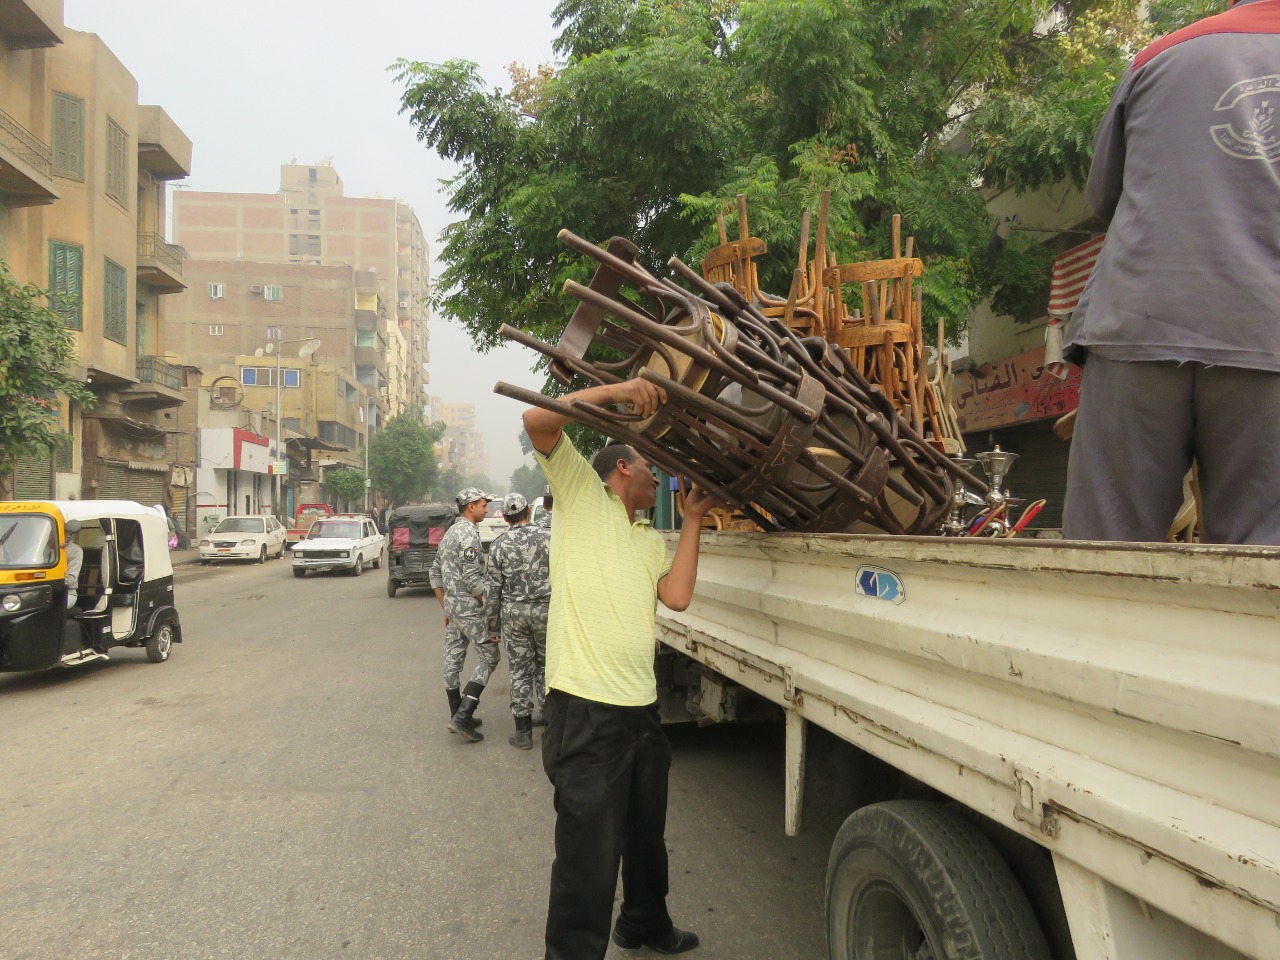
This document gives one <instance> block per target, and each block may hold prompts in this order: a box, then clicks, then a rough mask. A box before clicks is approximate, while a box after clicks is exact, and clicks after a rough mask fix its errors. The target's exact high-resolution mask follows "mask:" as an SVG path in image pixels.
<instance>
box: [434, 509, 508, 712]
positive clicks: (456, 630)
mask: <svg viewBox="0 0 1280 960" xmlns="http://www.w3.org/2000/svg"><path fill="white" fill-rule="evenodd" d="M431 586H432V588H433V589H434V588H436V587H444V613H445V616H446V617H448V618H449V625H448V626H447V627H445V631H444V686H445V689H446V690H456V689H457V688H458V687H459V685H460V681H461V678H462V665H463V663H464V661H465V660H466V658H467V644H468V643H472V644H474V645H475V648H476V657H477V663H476V668H475V671H474V672H473V673H472V675H471V680H472V682H474V683H478V684H480V685H481V686H484V685H485V684H486V683H488V682H489V675H490V674H491V673H493V668H494V667H496V666H497V665H498V645H497V644H496V643H490V642H489V635H488V633H487V632H486V631H485V620H484V600H483V594H484V587H485V576H484V553H483V552H482V550H481V548H480V533H479V531H477V530H476V526H475V524H474V523H468V522H467V521H465V520H460V521H458V522H457V523H455V524H454V525H453V526H451V527H450V528H449V530H448V532H447V533H446V534H445V535H444V538H443V539H442V540H441V541H440V549H439V550H437V551H436V559H435V562H434V563H432V564H431ZM477 597H480V598H481V599H477Z"/></svg>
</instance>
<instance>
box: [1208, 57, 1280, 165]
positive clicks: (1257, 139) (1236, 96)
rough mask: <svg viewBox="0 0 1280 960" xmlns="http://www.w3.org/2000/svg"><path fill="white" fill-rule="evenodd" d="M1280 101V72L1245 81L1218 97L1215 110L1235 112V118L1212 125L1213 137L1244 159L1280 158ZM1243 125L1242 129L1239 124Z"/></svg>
mask: <svg viewBox="0 0 1280 960" xmlns="http://www.w3.org/2000/svg"><path fill="white" fill-rule="evenodd" d="M1278 100H1280V74H1276V73H1273V74H1270V75H1269V76H1265V77H1254V78H1253V79H1252V80H1241V81H1240V82H1239V83H1233V84H1232V85H1231V86H1230V87H1228V88H1227V91H1226V93H1224V94H1223V95H1222V96H1221V97H1219V98H1218V102H1217V104H1216V105H1215V106H1214V108H1213V109H1214V110H1215V111H1219V110H1223V111H1225V110H1230V111H1232V114H1233V115H1234V116H1233V120H1232V121H1229V122H1227V123H1219V124H1215V125H1214V126H1211V127H1210V128H1209V136H1211V137H1213V142H1214V143H1215V144H1217V146H1218V149H1219V150H1221V151H1222V152H1223V153H1227V154H1230V155H1231V156H1233V157H1237V158H1239V159H1240V160H1262V161H1264V162H1266V163H1274V162H1275V161H1277V160H1280V123H1278V122H1277V118H1276V103H1277V101H1278ZM1238 123H1239V124H1242V125H1243V126H1242V128H1241V127H1238V126H1237V124H1238Z"/></svg>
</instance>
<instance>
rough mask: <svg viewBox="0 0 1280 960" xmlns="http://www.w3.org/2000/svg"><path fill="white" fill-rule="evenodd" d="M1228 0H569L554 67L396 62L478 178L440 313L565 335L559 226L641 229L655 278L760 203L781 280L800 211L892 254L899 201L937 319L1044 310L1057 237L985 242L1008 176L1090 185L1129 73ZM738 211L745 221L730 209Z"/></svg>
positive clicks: (459, 208)
mask: <svg viewBox="0 0 1280 960" xmlns="http://www.w3.org/2000/svg"><path fill="white" fill-rule="evenodd" d="M1212 2H1213V0H1152V2H1151V3H1150V5H1149V11H1150V14H1149V20H1147V21H1143V20H1141V19H1140V18H1139V14H1138V12H1137V10H1138V8H1139V4H1137V3H1136V2H1134V0H1017V2H1011V0H788V2H786V3H782V2H777V0H740V2H734V0H666V2H660V0H645V2H635V0H561V2H560V3H559V5H558V6H557V8H556V10H555V13H554V19H555V25H556V26H557V28H558V29H559V30H560V35H559V38H558V40H557V41H556V52H557V54H558V55H559V56H560V57H561V58H562V62H561V64H560V65H559V66H558V68H556V69H554V70H553V69H549V68H542V69H540V70H539V71H537V72H536V73H534V72H531V71H529V70H527V69H523V68H516V67H513V71H512V87H511V90H510V91H504V90H502V89H500V88H496V87H490V86H488V85H487V84H486V83H485V81H484V79H483V78H482V77H481V76H480V74H479V70H478V68H477V67H476V65H475V64H473V63H468V62H465V61H450V62H448V63H443V64H431V63H418V62H411V61H408V60H401V61H399V62H398V63H397V64H395V65H394V67H393V69H394V70H396V72H397V77H398V79H399V81H400V82H401V83H403V85H404V91H403V95H402V105H403V110H404V112H406V113H407V114H408V117H409V120H410V122H411V123H412V125H413V126H414V127H415V128H416V130H417V133H418V137H419V139H420V140H421V141H422V142H423V143H424V144H425V145H426V146H428V147H429V148H431V149H433V150H435V151H436V152H438V153H439V154H440V155H441V156H442V157H445V158H448V159H450V160H454V161H456V162H457V163H458V164H459V165H460V172H459V173H458V174H457V176H455V177H454V178H453V179H451V180H449V181H448V182H447V184H446V186H447V189H448V191H449V202H450V209H451V210H452V211H453V212H455V213H457V214H458V215H459V219H458V220H457V221H456V222H454V223H453V224H452V225H451V226H450V227H449V228H448V229H447V230H446V231H445V233H444V246H443V249H442V251H441V256H442V260H443V262H444V264H445V269H444V271H443V273H442V275H441V277H440V283H439V284H438V286H437V291H438V292H437V294H436V300H435V302H436V305H437V307H438V308H439V309H441V310H442V311H443V312H445V313H447V314H448V315H450V316H453V317H455V318H457V319H458V320H459V321H460V322H461V323H462V324H463V325H464V327H465V328H466V329H467V330H468V331H469V332H470V333H471V335H472V336H473V337H474V339H475V341H476V342H477V344H479V345H480V346H481V347H482V348H487V347H489V346H492V345H493V344H494V343H496V342H497V340H498V336H499V334H498V328H499V326H500V324H501V323H504V322H506V323H511V324H513V325H516V326H519V327H521V328H522V329H524V330H526V331H528V332H531V333H533V334H535V335H538V336H541V337H543V338H550V339H554V338H555V337H557V336H558V334H559V331H560V330H561V329H562V327H563V325H564V323H565V321H566V320H567V318H568V316H569V314H570V312H571V311H572V308H573V305H574V304H573V302H572V301H570V300H569V299H568V298H567V297H566V296H565V295H564V294H563V293H562V292H561V287H562V285H563V283H564V281H565V280H566V279H570V278H572V279H578V280H581V279H582V278H583V277H584V276H585V275H586V274H587V272H588V270H589V267H588V265H587V264H586V263H585V262H584V261H583V258H582V257H580V256H578V255H576V254H573V253H570V252H569V251H567V250H566V249H565V248H563V247H562V246H561V245H560V244H559V243H558V242H557V241H556V233H557V231H558V230H559V229H560V228H562V227H567V228H569V229H571V230H573V231H574V232H575V233H578V234H580V235H582V236H585V237H588V238H590V239H593V240H597V241H601V242H603V241H604V240H607V239H608V238H609V237H610V236H613V235H622V236H626V237H628V238H630V239H632V240H634V241H635V242H636V243H637V245H638V246H639V247H640V256H641V258H642V262H644V263H646V264H647V265H649V266H651V267H652V268H654V269H659V268H661V267H662V265H663V264H665V262H666V260H667V259H668V258H669V257H670V256H671V255H672V254H676V255H679V256H681V257H682V258H683V259H686V260H687V261H690V262H694V261H696V260H697V259H698V258H699V256H700V254H702V253H703V252H705V250H706V249H707V248H708V247H709V246H711V245H712V244H713V243H715V242H716V239H715V238H716V232H715V218H716V215H717V214H719V213H730V212H731V210H732V204H733V198H734V196H735V194H737V193H745V194H746V195H747V196H748V199H749V209H750V212H751V227H752V233H753V234H755V235H757V236H762V237H764V238H766V240H768V242H769V243H770V246H771V252H770V255H769V257H767V258H765V260H766V262H763V263H761V264H760V270H761V279H762V283H763V285H764V286H765V288H766V289H769V290H773V291H775V292H780V293H785V291H786V290H787V288H788V286H789V281H790V276H791V271H792V270H793V269H794V263H795V256H796V248H797V246H798V240H799V234H800V222H801V215H802V213H803V211H805V210H808V211H816V209H817V205H818V200H819V197H820V195H821V193H822V191H824V190H830V191H831V192H832V197H833V205H832V212H831V227H832V231H831V234H830V237H829V241H830V242H829V246H830V247H831V248H833V250H834V252H835V254H836V256H837V257H839V258H840V259H841V260H842V261H846V262H847V261H852V260H860V259H867V258H874V257H884V256H888V255H889V254H890V224H891V219H892V215H893V214H894V213H901V214H902V215H903V219H904V231H905V233H908V234H911V235H914V236H915V237H916V240H917V244H918V247H917V249H918V252H919V254H920V255H921V256H923V257H924V259H925V260H926V262H927V265H928V271H927V275H926V278H925V283H924V288H925V296H926V315H927V316H929V317H945V318H946V319H947V321H948V328H949V329H950V330H951V331H953V332H955V331H958V330H959V329H961V328H962V327H963V325H964V323H965V321H966V319H967V315H968V311H969V310H970V309H971V307H972V306H973V305H974V304H975V303H977V302H980V301H982V300H988V299H990V300H992V301H993V302H994V304H995V305H996V306H997V308H998V309H1004V310H1007V311H1009V312H1011V313H1013V314H1014V315H1015V316H1017V317H1018V318H1020V319H1029V318H1030V317H1032V316H1036V315H1040V314H1041V313H1042V312H1043V309H1044V297H1045V295H1046V290H1045V286H1046V283H1047V279H1048V274H1047V270H1048V262H1049V258H1048V257H1047V256H1046V254H1045V252H1044V250H1043V248H1042V245H1041V244H1039V243H1011V244H1008V245H1006V246H1004V247H1003V248H1000V249H998V250H997V249H996V248H995V247H993V245H992V244H991V243H990V239H991V235H992V230H993V227H994V223H993V222H992V220H991V217H990V215H989V214H988V212H987V209H986V204H985V201H984V197H985V196H987V195H989V194H990V193H991V192H993V191H997V190H1002V189H1013V190H1016V191H1028V190H1034V189H1037V188H1040V187H1044V186H1047V185H1051V184H1055V183H1062V182H1068V183H1074V184H1081V183H1082V182H1083V180H1084V178H1085V176H1086V174H1087V171H1088V166H1089V161H1090V152H1091V142H1092V137H1093V132H1094V129H1095V127H1096V125H1097V123H1098V120H1099V119H1100V117H1101V115H1102V113H1103V111H1104V110H1105V108H1106V105H1107V102H1108V100H1109V97H1110V94H1111V91H1112V89H1113V87H1114V85H1115V83H1116V80H1117V78H1118V77H1119V76H1120V75H1121V73H1122V71H1123V70H1124V68H1125V65H1126V63H1127V62H1128V61H1129V59H1130V58H1131V57H1132V56H1133V54H1134V53H1135V52H1136V51H1137V50H1138V49H1139V48H1140V47H1141V46H1142V45H1144V44H1145V43H1147V42H1148V41H1149V40H1150V39H1152V38H1153V37H1154V35H1155V30H1156V29H1159V30H1169V29H1173V28H1175V27H1178V26H1180V25H1182V24H1184V23H1186V22H1188V21H1189V20H1191V19H1194V18H1195V17H1196V16H1198V15H1202V14H1203V13H1204V12H1205V11H1206V7H1208V6H1210V5H1211V3H1212ZM730 219H732V217H731V218H730Z"/></svg>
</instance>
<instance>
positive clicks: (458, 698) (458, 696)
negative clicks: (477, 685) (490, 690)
mask: <svg viewBox="0 0 1280 960" xmlns="http://www.w3.org/2000/svg"><path fill="white" fill-rule="evenodd" d="M482 689H483V688H482ZM444 693H445V696H446V697H448V698H449V724H448V729H449V732H450V733H453V715H454V714H455V713H457V712H458V708H459V707H460V706H462V692H461V691H460V690H459V689H458V688H457V687H445V690H444ZM483 722H484V721H482V720H481V719H480V718H479V717H472V718H471V719H470V720H469V721H468V723H470V724H471V726H473V727H478V726H480V724H481V723H483Z"/></svg>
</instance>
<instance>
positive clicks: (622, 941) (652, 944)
mask: <svg viewBox="0 0 1280 960" xmlns="http://www.w3.org/2000/svg"><path fill="white" fill-rule="evenodd" d="M613 942H614V943H616V944H617V945H618V946H620V947H621V948H622V949H623V950H639V949H640V948H641V947H648V948H649V949H650V950H652V951H654V952H655V953H684V952H685V951H686V950H692V949H693V948H694V947H696V946H697V945H698V935H697V934H696V933H690V932H689V931H688V930H681V929H680V928H679V927H672V928H671V929H670V930H668V931H667V932H666V933H664V934H663V935H662V936H660V937H656V938H654V939H653V940H641V939H640V938H639V937H635V938H632V937H624V936H623V935H622V934H620V933H619V932H618V928H617V927H614V929H613Z"/></svg>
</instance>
